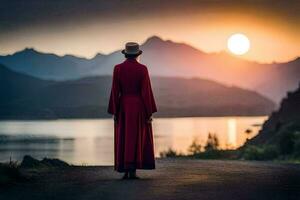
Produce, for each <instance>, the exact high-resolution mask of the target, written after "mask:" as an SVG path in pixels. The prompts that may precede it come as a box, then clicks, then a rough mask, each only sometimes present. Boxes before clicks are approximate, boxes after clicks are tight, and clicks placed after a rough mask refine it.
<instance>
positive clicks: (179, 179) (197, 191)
mask: <svg viewBox="0 0 300 200" xmlns="http://www.w3.org/2000/svg"><path fill="white" fill-rule="evenodd" d="M138 173H139V176H140V177H141V178H142V179H140V180H120V177H121V174H118V173H116V172H114V171H113V168H112V167H101V166H97V167H85V166H81V167H70V168H66V169H52V170H46V171H40V172H37V173H35V174H34V175H33V177H32V178H31V179H30V180H27V181H24V182H21V183H16V184H13V185H10V186H6V187H2V188H0V199H1V200H2V199H9V200H14V199H22V200H25V199H30V200H37V199H38V200H48V199H51V200H55V199H64V200H66V199H67V200H72V199H74V200H75V199H83V200H88V199H99V200H106V199H113V200H119V199H122V200H130V199H142V200H147V199H149V200H150V199H151V200H156V199H159V200H164V199H170V200H176V199H180V200H184V199H197V200H198V199H201V200H206V199H230V200H233V199H241V200H246V199H255V200H257V199H272V200H276V199H300V165H297V164H280V163H274V162H248V161H218V160H209V161H207V160H193V159H159V160H157V169H156V170H151V171H138Z"/></svg>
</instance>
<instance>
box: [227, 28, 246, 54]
mask: <svg viewBox="0 0 300 200" xmlns="http://www.w3.org/2000/svg"><path fill="white" fill-rule="evenodd" d="M227 47H228V49H229V51H230V52H231V53H233V54H235V55H243V54H245V53H247V52H248V51H249V48H250V41H249V39H248V37H247V36H245V35H244V34H241V33H236V34H233V35H231V36H230V37H229V39H228V41H227Z"/></svg>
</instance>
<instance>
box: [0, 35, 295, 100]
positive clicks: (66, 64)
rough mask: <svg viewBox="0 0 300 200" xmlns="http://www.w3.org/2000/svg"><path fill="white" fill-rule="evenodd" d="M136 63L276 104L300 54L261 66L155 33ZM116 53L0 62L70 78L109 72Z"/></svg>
mask: <svg viewBox="0 0 300 200" xmlns="http://www.w3.org/2000/svg"><path fill="white" fill-rule="evenodd" d="M141 49H142V50H143V51H144V54H143V55H142V57H141V62H142V63H144V64H146V65H147V66H148V69H149V71H150V74H151V75H152V76H168V77H185V78H191V77H198V78H205V79H210V80H213V81H217V82H220V83H223V84H227V85H234V86H237V87H242V88H246V89H250V90H254V91H257V92H259V93H260V94H263V95H265V96H267V97H269V98H271V99H272V100H274V101H275V102H277V103H278V102H279V101H280V100H281V99H282V97H284V96H285V95H286V92H287V91H290V90H294V89H296V88H297V86H298V83H299V81H300V58H297V59H295V60H293V61H290V62H287V63H272V64H260V63H256V62H252V61H246V60H243V59H240V58H238V57H234V56H231V55H229V54H227V53H225V52H221V53H204V52H202V51H200V50H198V49H195V48H193V47H191V46H189V45H187V44H182V43H175V42H172V41H169V40H167V41H165V40H162V39H160V38H159V37H157V36H153V37H150V38H148V39H147V40H146V41H145V43H144V44H142V45H141ZM122 60H123V56H122V54H121V53H120V51H116V52H113V53H111V54H108V55H102V54H97V55H96V56H95V57H94V58H92V59H86V58H79V57H76V56H71V55H66V56H57V55H54V54H46V53H40V52H38V51H36V50H34V49H24V50H23V51H20V52H16V53H15V54H13V55H7V56H0V63H2V64H4V65H6V66H7V67H9V68H10V69H13V70H15V71H17V72H22V73H25V74H28V75H32V76H35V77H39V78H42V79H51V80H70V79H78V78H82V77H89V76H99V75H111V74H112V69H113V67H114V65H115V64H117V63H120V62H122Z"/></svg>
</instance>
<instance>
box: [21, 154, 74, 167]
mask: <svg viewBox="0 0 300 200" xmlns="http://www.w3.org/2000/svg"><path fill="white" fill-rule="evenodd" d="M69 166H70V165H69V164H68V163H66V162H64V161H61V160H59V159H50V158H44V159H43V160H41V161H39V160H37V159H35V158H33V157H31V156H28V155H26V156H24V158H23V161H22V163H21V167H22V168H49V167H69Z"/></svg>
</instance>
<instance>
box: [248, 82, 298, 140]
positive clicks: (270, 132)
mask: <svg viewBox="0 0 300 200" xmlns="http://www.w3.org/2000/svg"><path fill="white" fill-rule="evenodd" d="M297 131H298V132H299V131H300V83H299V88H298V89H297V90H296V91H293V92H288V94H287V96H286V97H285V98H284V99H283V100H282V102H281V104H280V108H279V110H277V111H276V112H274V113H272V114H271V116H270V118H269V119H268V120H267V121H266V122H265V123H264V125H263V127H262V130H261V131H260V132H259V134H258V135H257V136H256V137H254V138H253V139H251V140H249V141H248V142H247V143H246V145H247V144H250V145H260V144H276V143H277V142H278V141H279V137H280V136H281V134H283V133H286V132H297Z"/></svg>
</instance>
